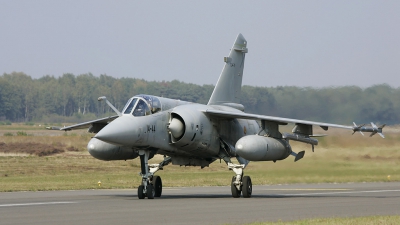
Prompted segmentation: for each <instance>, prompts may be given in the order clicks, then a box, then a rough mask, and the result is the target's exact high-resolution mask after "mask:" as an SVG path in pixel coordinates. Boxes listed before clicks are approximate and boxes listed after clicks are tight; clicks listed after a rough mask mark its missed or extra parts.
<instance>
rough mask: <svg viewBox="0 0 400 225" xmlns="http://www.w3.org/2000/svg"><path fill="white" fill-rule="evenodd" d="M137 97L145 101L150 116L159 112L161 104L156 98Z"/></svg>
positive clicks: (149, 96)
mask: <svg viewBox="0 0 400 225" xmlns="http://www.w3.org/2000/svg"><path fill="white" fill-rule="evenodd" d="M138 97H141V98H143V99H144V100H146V102H147V103H148V105H149V107H150V111H151V113H152V114H154V113H157V112H160V111H161V103H160V100H159V99H158V98H157V97H154V96H151V95H138Z"/></svg>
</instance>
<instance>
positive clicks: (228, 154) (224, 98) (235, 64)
mask: <svg viewBox="0 0 400 225" xmlns="http://www.w3.org/2000/svg"><path fill="white" fill-rule="evenodd" d="M247 53H248V49H247V41H246V39H245V38H244V37H243V35H242V34H239V35H238V36H237V38H236V40H235V42H234V44H233V46H232V48H231V50H230V53H229V56H227V57H224V62H225V65H224V67H223V70H222V72H221V74H220V76H219V79H218V81H217V84H216V86H215V88H214V90H213V92H212V95H211V98H210V100H209V102H208V104H207V105H203V104H197V103H192V102H186V101H180V100H175V99H168V98H163V97H157V96H151V95H145V94H140V95H136V96H133V97H132V98H131V99H129V100H128V102H127V103H126V105H125V107H124V108H123V109H122V111H121V112H120V111H118V110H117V109H116V108H115V107H114V106H113V105H112V104H111V103H110V102H109V101H108V100H107V99H106V97H100V98H99V99H98V100H99V101H105V102H106V103H107V104H108V105H109V106H110V107H111V108H112V109H113V110H114V111H115V113H116V115H115V116H112V117H106V118H101V119H97V120H93V121H89V122H85V123H81V124H76V125H72V126H67V127H63V128H57V127H50V128H49V129H55V130H63V131H69V130H74V129H82V128H88V132H90V133H95V135H94V137H93V138H92V139H91V140H90V141H89V143H88V145H87V149H88V151H89V153H90V154H91V155H92V156H93V157H95V158H97V159H100V160H128V159H135V158H139V160H140V165H141V170H140V176H141V177H142V181H141V183H140V185H139V187H138V190H137V196H138V198H139V199H144V198H148V199H153V198H154V197H160V196H161V194H162V180H161V177H159V176H157V175H155V174H156V172H157V171H158V170H161V169H163V167H164V166H166V165H168V164H170V163H172V164H173V165H181V166H199V167H201V168H204V167H207V166H209V165H210V164H211V163H213V162H214V161H216V160H223V161H224V162H225V163H226V164H227V167H228V168H229V169H230V170H232V171H233V172H234V176H233V177H232V182H231V183H230V185H231V194H232V197H234V198H238V197H240V196H243V197H244V198H249V197H251V195H252V182H251V178H250V177H249V176H244V169H245V168H246V166H247V165H248V164H249V162H250V161H273V162H276V161H278V160H283V159H286V158H287V157H289V156H290V155H292V156H294V161H298V160H300V159H301V158H303V156H304V151H302V152H299V153H296V152H294V151H293V150H292V148H291V146H290V141H300V142H304V143H308V144H310V145H311V146H312V150H313V151H314V146H315V145H318V140H317V139H315V138H313V137H315V136H316V135H315V134H314V133H313V127H314V126H319V127H321V128H322V129H324V130H328V128H329V127H335V128H343V129H349V130H352V131H353V132H356V131H360V132H361V131H364V132H371V133H372V135H373V134H376V133H378V134H379V135H381V136H382V137H383V134H382V128H383V126H381V127H379V128H378V127H377V126H375V124H372V126H373V127H364V125H361V126H357V125H356V124H354V126H345V125H339V124H330V123H321V122H313V121H307V120H298V119H289V118H282V117H273V116H266V115H257V114H249V113H245V107H244V106H243V105H242V104H240V94H241V86H242V77H243V68H244V61H245V55H246V54H247ZM288 124H293V125H294V128H293V130H292V133H281V131H280V129H279V126H280V125H288ZM372 135H371V136H372ZM156 154H160V155H163V156H164V159H163V161H161V162H160V163H158V164H150V165H149V163H148V160H149V159H151V158H152V157H153V156H154V155H156ZM233 158H236V159H237V162H238V163H234V162H233V161H232V160H231V159H233Z"/></svg>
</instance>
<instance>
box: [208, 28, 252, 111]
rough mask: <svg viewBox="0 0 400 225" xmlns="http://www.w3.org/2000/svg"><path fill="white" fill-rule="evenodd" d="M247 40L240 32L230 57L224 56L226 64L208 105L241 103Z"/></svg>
mask: <svg viewBox="0 0 400 225" xmlns="http://www.w3.org/2000/svg"><path fill="white" fill-rule="evenodd" d="M246 46H247V41H246V39H245V38H244V37H243V35H242V34H239V35H238V36H237V38H236V40H235V43H234V44H233V47H232V49H231V52H230V53H229V56H228V57H224V61H225V66H224V68H223V69H222V72H221V75H220V76H219V79H218V81H217V84H216V85H215V88H214V91H213V93H212V94H211V98H210V100H209V101H208V105H222V104H224V103H236V104H238V103H240V94H241V89H242V78H243V68H244V59H245V55H246V53H247V52H248V50H247V47H246Z"/></svg>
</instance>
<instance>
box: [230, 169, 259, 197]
mask: <svg viewBox="0 0 400 225" xmlns="http://www.w3.org/2000/svg"><path fill="white" fill-rule="evenodd" d="M244 167H245V165H244V164H233V163H230V162H229V163H228V168H229V169H230V170H233V172H235V174H236V176H233V177H232V183H231V192H232V197H234V198H239V197H240V194H241V193H242V194H243V198H250V197H251V193H252V190H253V185H252V183H251V179H250V177H249V176H243V169H244Z"/></svg>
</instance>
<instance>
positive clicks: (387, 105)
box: [0, 72, 400, 125]
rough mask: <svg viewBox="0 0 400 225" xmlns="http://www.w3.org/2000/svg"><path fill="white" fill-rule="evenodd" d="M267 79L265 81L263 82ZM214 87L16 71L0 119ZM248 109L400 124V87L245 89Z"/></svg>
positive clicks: (187, 97)
mask: <svg viewBox="0 0 400 225" xmlns="http://www.w3.org/2000/svg"><path fill="white" fill-rule="evenodd" d="M260 82H261V81H260ZM213 88H214V86H213V85H202V86H200V85H196V84H191V83H189V84H188V83H183V82H180V81H178V80H173V81H160V82H158V81H145V80H143V79H136V78H114V77H111V76H108V75H100V76H99V77H97V76H94V75H93V74H91V73H88V74H81V75H78V76H75V75H73V74H69V73H67V74H64V75H62V76H61V77H57V78H56V77H54V76H43V77H41V78H39V79H32V78H31V77H30V76H28V75H26V74H24V73H21V72H13V73H11V74H6V73H4V74H3V75H2V76H0V106H1V107H0V119H1V120H8V121H13V122H28V123H29V124H32V125H33V121H40V122H45V123H60V122H63V123H65V122H70V123H73V122H82V121H85V120H87V119H95V118H98V117H102V116H106V115H107V116H108V115H112V114H113V113H114V112H113V111H112V110H111V109H110V108H109V107H108V106H107V105H106V104H105V103H104V102H98V101H97V98H98V97H99V96H107V98H108V99H109V101H110V102H112V103H113V104H114V105H115V106H116V108H118V109H119V110H121V109H122V108H123V107H124V105H125V103H126V101H127V100H128V99H129V98H130V97H132V96H134V95H137V94H150V95H156V96H162V97H166V98H175V99H181V100H184V101H191V102H197V103H202V104H206V103H207V102H208V99H209V98H210V96H211V93H212V91H213ZM241 103H242V104H243V105H244V106H245V108H246V111H247V112H251V113H258V114H264V115H270V116H281V117H289V118H297V119H306V120H316V121H325V122H331V123H347V124H348V123H351V122H353V121H355V122H357V123H360V124H362V123H369V122H371V121H373V122H378V123H379V122H380V123H387V124H399V123H400V114H399V113H397V112H400V88H392V87H391V86H389V85H386V84H382V85H375V86H372V87H368V88H365V89H362V88H360V87H356V86H345V87H327V88H318V89H317V88H311V87H306V88H301V87H293V86H278V87H252V86H244V87H243V88H242V96H241Z"/></svg>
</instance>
